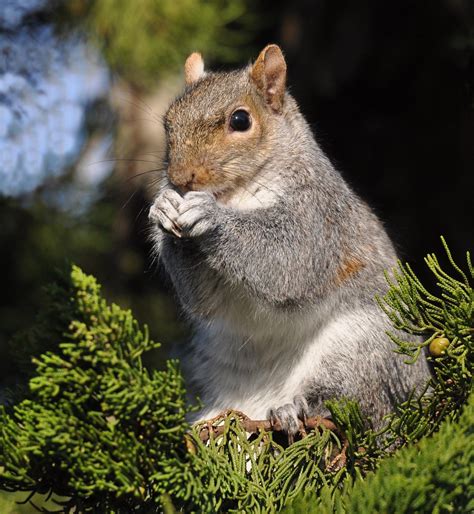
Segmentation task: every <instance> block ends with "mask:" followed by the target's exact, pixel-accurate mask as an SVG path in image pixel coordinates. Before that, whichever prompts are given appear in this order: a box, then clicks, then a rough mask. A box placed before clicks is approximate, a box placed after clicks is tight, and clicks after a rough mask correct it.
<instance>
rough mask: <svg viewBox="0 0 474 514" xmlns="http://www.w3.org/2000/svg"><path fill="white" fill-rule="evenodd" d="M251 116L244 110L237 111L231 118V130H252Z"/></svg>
mask: <svg viewBox="0 0 474 514" xmlns="http://www.w3.org/2000/svg"><path fill="white" fill-rule="evenodd" d="M250 125H251V120H250V114H249V113H248V112H247V111H244V110H243V109H237V110H236V111H234V112H233V113H232V115H231V117H230V128H231V129H233V130H237V131H238V132H245V131H246V130H248V129H249V128H250Z"/></svg>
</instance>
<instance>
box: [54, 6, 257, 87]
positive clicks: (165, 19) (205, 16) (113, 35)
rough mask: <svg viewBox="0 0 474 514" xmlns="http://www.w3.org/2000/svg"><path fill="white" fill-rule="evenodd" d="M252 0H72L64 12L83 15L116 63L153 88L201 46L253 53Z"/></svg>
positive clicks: (209, 52) (218, 55) (230, 57)
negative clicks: (132, 0) (251, 43)
mask: <svg viewBox="0 0 474 514" xmlns="http://www.w3.org/2000/svg"><path fill="white" fill-rule="evenodd" d="M249 7H250V2H249V1H248V0H181V1H180V2H176V1H175V0H159V1H157V0H136V1H134V2H128V1H122V2H116V1H114V0H70V1H69V2H66V4H65V6H64V9H65V11H64V12H63V15H62V17H63V18H64V21H66V22H72V21H73V22H74V23H76V22H77V20H78V19H80V20H82V23H83V24H84V26H85V27H86V29H87V30H88V32H89V34H90V35H91V36H92V38H93V39H94V40H95V41H96V43H97V44H98V46H99V48H101V49H102V50H103V53H104V55H105V57H106V59H107V61H108V63H109V64H110V66H111V67H112V69H114V70H116V71H117V72H118V73H119V74H120V75H121V76H122V77H123V78H124V79H125V80H126V81H128V82H129V83H131V84H133V85H135V86H145V87H148V88H153V87H154V86H155V85H156V84H157V82H158V80H159V79H162V78H163V77H165V76H166V75H169V74H170V73H173V72H177V71H178V70H180V68H181V66H182V63H183V61H184V58H185V57H186V56H187V55H188V54H189V53H191V52H193V51H196V50H199V51H200V52H202V53H203V54H205V55H206V57H209V58H213V59H216V60H217V61H220V62H239V61H241V60H242V59H243V58H245V57H247V56H248V55H249V50H250V42H251V34H252V31H251V27H252V23H254V22H253V18H252V17H251V15H250V12H249Z"/></svg>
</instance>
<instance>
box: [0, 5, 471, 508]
mask: <svg viewBox="0 0 474 514" xmlns="http://www.w3.org/2000/svg"><path fill="white" fill-rule="evenodd" d="M473 20H474V3H473V2H472V0H432V1H430V2H421V1H416V0H411V1H408V0H405V1H404V0H401V1H398V2H390V1H380V0H358V1H355V0H293V1H292V2H287V1H283V0H253V1H252V0H69V1H52V0H49V1H48V0H2V1H1V2H0V245H1V254H0V262H1V267H0V270H1V273H0V276H1V281H0V284H1V295H0V387H3V388H4V387H6V386H10V385H12V384H14V383H16V382H18V380H19V377H20V370H19V368H18V367H17V366H16V364H15V360H14V359H13V358H12V351H11V350H12V349H11V347H10V345H9V341H10V340H11V337H12V335H13V334H14V333H16V332H18V331H19V330H21V329H23V328H25V327H26V326H28V325H29V324H31V323H32V322H33V320H34V317H35V313H36V312H37V311H38V309H39V308H40V307H41V305H42V303H43V302H44V292H43V289H42V288H43V286H44V285H45V284H47V283H48V282H50V281H51V280H53V279H54V276H55V272H56V270H57V269H64V268H65V267H66V266H67V265H68V263H71V262H74V263H76V264H78V265H79V266H81V267H82V268H83V269H84V271H86V272H88V273H92V274H94V275H95V276H96V277H97V278H98V280H99V281H100V282H101V283H102V284H103V286H104V290H105V294H106V296H107V297H108V298H109V299H110V300H113V301H115V302H118V303H120V304H121V305H123V306H129V307H131V308H132V309H133V311H134V313H135V315H136V317H137V318H138V319H139V320H140V321H141V322H144V323H147V324H148V325H149V326H150V330H151V334H152V335H153V337H154V338H155V339H157V340H159V341H161V342H163V343H164V351H163V354H162V355H158V356H155V357H154V359H155V361H154V362H155V363H156V362H159V360H160V359H161V358H163V355H164V354H165V353H166V351H167V349H168V348H169V346H170V344H171V343H172V342H174V341H178V340H180V339H182V338H184V337H185V336H186V328H185V327H184V325H183V323H182V322H181V320H180V317H179V312H178V310H177V309H176V306H175V303H174V301H173V298H172V296H171V294H170V290H169V285H168V283H167V281H166V277H165V276H163V274H162V272H161V271H160V270H159V269H158V268H157V266H156V264H155V263H153V261H152V259H151V247H150V242H149V240H148V238H147V232H148V225H147V211H148V207H149V205H150V202H151V199H152V197H153V191H154V189H155V187H156V181H157V179H158V178H159V176H160V175H159V174H160V169H161V155H162V153H163V130H162V127H161V118H160V117H161V115H162V114H163V113H164V111H165V110H166V107H167V105H168V104H169V102H170V101H171V99H172V98H173V97H174V96H175V95H176V94H177V93H178V92H179V90H180V88H181V87H182V82H183V78H182V71H181V68H182V64H183V62H184V59H185V58H186V56H187V55H188V54H189V53H190V52H192V51H195V50H199V51H201V52H202V53H203V55H204V57H205V60H206V64H207V65H208V66H209V67H211V68H213V69H217V70H219V69H227V68H231V67H233V66H236V65H243V64H246V63H247V62H249V61H250V60H251V59H252V58H255V57H256V56H257V55H258V52H259V50H260V49H261V48H262V47H263V46H265V45H266V44H267V43H269V42H276V43H278V44H280V45H281V47H282V48H283V50H284V52H285V54H286V58H287V61H288V68H289V86H290V88H291V90H292V92H293V94H294V96H295V97H296V99H297V100H298V102H299V103H300V105H301V108H302V110H303V112H304V113H305V115H306V117H307V119H308V120H309V122H310V123H311V125H312V127H313V128H314V132H315V134H316V136H317V138H318V141H319V143H320V144H321V146H322V147H323V149H324V150H325V151H326V152H327V154H328V155H329V156H330V158H331V160H332V161H333V162H334V163H335V165H336V167H337V168H338V169H339V170H340V171H341V172H342V174H343V175H344V177H345V178H346V179H347V181H348V182H349V183H350V184H351V185H352V187H353V188H354V189H355V190H356V191H358V192H359V193H360V194H361V196H362V197H364V198H365V199H366V200H367V201H368V202H369V203H370V205H372V206H373V208H374V209H375V211H376V212H377V213H378V215H379V216H380V217H381V219H382V220H383V221H384V223H385V225H386V227H387V229H388V231H389V233H390V235H391V236H392V238H393V240H394V241H395V243H396V245H397V247H398V249H399V252H400V256H401V257H402V258H403V259H404V260H408V261H410V262H411V263H413V264H414V267H415V269H417V270H418V271H419V273H420V274H421V275H423V265H422V259H423V256H424V255H425V254H426V253H428V252H431V251H438V252H441V245H440V242H439V236H440V235H441V234H443V235H445V236H446V238H447V240H448V243H449V245H450V246H451V249H452V250H453V253H454V254H455V255H456V256H462V255H463V253H464V252H465V251H466V250H467V249H469V248H470V249H472V247H473V190H474V188H473V186H474V178H473V177H474V116H473V111H474V96H473V93H474V89H473V88H474V86H473V76H474V60H473V53H474V21H473ZM0 510H1V509H0ZM2 512H3V511H2Z"/></svg>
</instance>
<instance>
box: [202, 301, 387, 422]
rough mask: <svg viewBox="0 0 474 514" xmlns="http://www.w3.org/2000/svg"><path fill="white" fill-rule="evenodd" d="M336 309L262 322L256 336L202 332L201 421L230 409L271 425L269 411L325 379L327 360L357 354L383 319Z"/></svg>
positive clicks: (222, 327)
mask: <svg viewBox="0 0 474 514" xmlns="http://www.w3.org/2000/svg"><path fill="white" fill-rule="evenodd" d="M332 304H333V302H331V301H328V302H327V304H326V305H325V306H321V308H319V309H317V310H314V311H313V312H306V313H304V314H303V313H297V314H294V315H293V319H288V318H286V319H283V318H284V316H282V315H281V313H279V316H275V318H274V319H273V320H271V319H268V318H267V319H264V317H263V316H261V317H260V319H259V320H257V323H256V324H254V325H253V326H254V328H255V329H256V331H255V332H254V333H253V334H252V333H248V334H247V335H244V333H243V332H244V331H243V330H241V329H239V327H232V326H231V325H230V324H229V323H219V322H216V323H213V324H212V325H208V326H206V327H202V328H201V329H200V330H198V332H197V334H196V336H195V340H194V344H195V347H196V350H197V352H196V354H195V357H194V358H193V363H192V366H193V375H194V376H195V378H196V379H197V380H198V381H199V383H200V384H202V385H203V389H202V400H203V403H204V405H205V408H204V409H203V410H202V411H201V412H199V413H198V415H197V417H196V419H209V418H211V417H213V416H215V415H217V414H218V413H220V412H222V411H223V410H226V409H236V410H241V411H243V412H244V413H245V414H247V415H248V416H250V417H251V418H253V419H265V418H266V417H267V414H268V410H269V408H271V407H280V406H282V405H284V404H286V403H291V402H292V401H293V398H294V397H295V396H296V395H299V394H303V393H304V390H305V388H306V387H307V386H308V381H310V380H311V378H312V377H317V376H318V375H320V374H321V367H322V366H324V363H323V361H324V357H325V356H327V355H331V354H335V353H336V354H341V355H347V354H348V353H349V354H350V352H352V351H357V350H356V349H355V346H356V342H357V341H360V340H361V337H363V336H364V334H366V333H367V330H370V326H371V325H372V324H373V323H374V322H375V323H376V320H377V319H379V316H377V313H375V312H374V313H371V312H367V311H361V310H358V311H354V312H352V313H346V314H344V315H337V316H336V315H335V314H334V312H333V309H332ZM277 318H278V319H277ZM374 351H376V349H374ZM347 372H348V373H351V370H350V369H348V370H347Z"/></svg>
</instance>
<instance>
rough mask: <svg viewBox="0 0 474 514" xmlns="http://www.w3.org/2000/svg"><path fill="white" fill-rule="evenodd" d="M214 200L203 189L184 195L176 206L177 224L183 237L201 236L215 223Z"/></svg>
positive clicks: (215, 208)
mask: <svg viewBox="0 0 474 514" xmlns="http://www.w3.org/2000/svg"><path fill="white" fill-rule="evenodd" d="M217 209H218V207H217V204H216V200H215V198H214V197H213V196H212V194H210V193H207V192H204V191H192V192H190V193H186V194H185V195H184V198H183V201H182V202H181V204H180V205H179V207H178V213H179V217H178V219H177V224H178V226H179V227H180V229H181V233H182V235H183V236H185V237H198V236H202V235H203V234H205V233H206V232H208V231H209V230H212V229H213V228H214V227H215V224H216V219H217V216H216V210H217Z"/></svg>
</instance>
